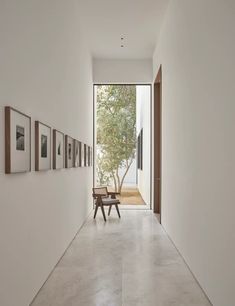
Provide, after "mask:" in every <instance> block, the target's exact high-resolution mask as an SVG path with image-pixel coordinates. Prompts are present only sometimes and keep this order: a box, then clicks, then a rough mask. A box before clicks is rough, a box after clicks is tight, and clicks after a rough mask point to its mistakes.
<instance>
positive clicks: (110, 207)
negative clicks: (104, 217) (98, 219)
mask: <svg viewBox="0 0 235 306" xmlns="http://www.w3.org/2000/svg"><path fill="white" fill-rule="evenodd" d="M111 209H112V205H110V206H109V212H108V216H110V213H111Z"/></svg>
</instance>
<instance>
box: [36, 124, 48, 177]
mask: <svg viewBox="0 0 235 306" xmlns="http://www.w3.org/2000/svg"><path fill="white" fill-rule="evenodd" d="M50 169H51V128H50V127H49V126H48V125H46V124H44V123H42V122H40V121H35V170H36V171H42V170H50Z"/></svg>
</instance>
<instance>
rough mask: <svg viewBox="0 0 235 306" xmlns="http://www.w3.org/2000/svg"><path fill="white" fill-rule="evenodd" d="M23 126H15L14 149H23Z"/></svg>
mask: <svg viewBox="0 0 235 306" xmlns="http://www.w3.org/2000/svg"><path fill="white" fill-rule="evenodd" d="M24 147H25V145H24V127H23V126H19V125H17V126H16V150H17V151H24Z"/></svg>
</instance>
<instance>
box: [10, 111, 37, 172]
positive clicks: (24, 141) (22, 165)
mask: <svg viewBox="0 0 235 306" xmlns="http://www.w3.org/2000/svg"><path fill="white" fill-rule="evenodd" d="M30 171H31V117H29V116H28V115H26V114H24V113H22V112H20V111H18V110H16V109H14V108H12V107H10V106H6V107H5V173H6V174H11V173H23V172H30Z"/></svg>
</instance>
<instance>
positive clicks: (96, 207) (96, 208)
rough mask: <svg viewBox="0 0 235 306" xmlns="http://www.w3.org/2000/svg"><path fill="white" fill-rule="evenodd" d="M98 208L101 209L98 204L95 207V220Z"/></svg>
mask: <svg viewBox="0 0 235 306" xmlns="http://www.w3.org/2000/svg"><path fill="white" fill-rule="evenodd" d="M98 207H99V205H98V204H96V205H95V214H94V219H95V217H96V214H97V210H98Z"/></svg>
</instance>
